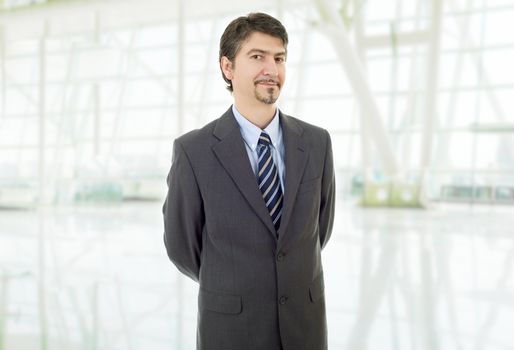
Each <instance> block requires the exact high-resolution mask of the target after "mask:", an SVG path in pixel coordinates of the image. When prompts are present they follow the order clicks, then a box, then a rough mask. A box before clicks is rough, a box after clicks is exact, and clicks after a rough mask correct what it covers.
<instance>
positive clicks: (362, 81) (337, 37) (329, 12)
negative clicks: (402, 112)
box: [316, 0, 398, 177]
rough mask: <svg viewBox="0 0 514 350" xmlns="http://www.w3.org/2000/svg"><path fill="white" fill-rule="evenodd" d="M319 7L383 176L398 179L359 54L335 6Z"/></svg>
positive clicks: (322, 2)
mask: <svg viewBox="0 0 514 350" xmlns="http://www.w3.org/2000/svg"><path fill="white" fill-rule="evenodd" d="M316 6H317V8H318V11H319V13H320V14H321V17H322V20H323V23H320V25H319V29H320V30H321V31H322V32H324V33H325V34H326V35H327V37H328V39H329V40H330V41H331V42H332V44H333V46H334V49H335V50H336V53H337V54H338V56H339V59H340V61H341V64H342V65H343V68H344V70H345V71H346V75H347V78H348V80H349V81H350V84H351V86H352V88H353V90H354V93H355V98H356V99H357V100H358V102H359V107H360V115H361V118H362V120H363V122H364V123H363V124H364V125H366V126H367V128H368V130H369V132H370V135H371V139H372V141H373V142H374V145H375V148H376V151H377V152H378V153H379V155H380V159H381V160H382V166H383V169H384V172H385V173H386V174H387V175H389V176H391V177H395V176H396V175H397V173H398V165H397V161H396V157H395V155H394V152H393V146H392V144H391V140H390V138H389V136H388V134H387V131H386V129H385V127H384V123H383V121H382V117H381V115H380V112H379V110H378V105H377V102H376V101H375V98H374V96H373V93H372V91H371V87H370V85H369V83H368V81H367V78H366V75H365V73H364V69H363V67H362V65H361V62H360V60H359V57H358V54H357V53H356V52H355V49H354V48H353V46H352V44H351V42H350V38H349V36H348V34H347V32H346V28H345V26H344V23H343V22H342V20H341V18H340V17H339V16H338V11H337V10H336V9H334V8H332V4H330V3H329V2H328V1H326V0H316Z"/></svg>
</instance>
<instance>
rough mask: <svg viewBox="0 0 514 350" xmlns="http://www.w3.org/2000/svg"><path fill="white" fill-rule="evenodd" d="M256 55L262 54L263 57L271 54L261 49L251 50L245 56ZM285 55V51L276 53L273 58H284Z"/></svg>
mask: <svg viewBox="0 0 514 350" xmlns="http://www.w3.org/2000/svg"><path fill="white" fill-rule="evenodd" d="M256 53H260V54H263V55H270V54H271V52H270V51H267V50H262V49H251V50H250V51H248V52H247V53H246V54H247V55H252V54H256ZM286 54H287V52H286V51H280V52H277V53H276V54H275V56H285V55H286Z"/></svg>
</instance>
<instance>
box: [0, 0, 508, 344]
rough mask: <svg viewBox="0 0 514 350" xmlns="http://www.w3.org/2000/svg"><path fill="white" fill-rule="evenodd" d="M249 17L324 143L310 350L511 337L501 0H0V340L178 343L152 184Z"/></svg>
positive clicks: (203, 116)
mask: <svg viewBox="0 0 514 350" xmlns="http://www.w3.org/2000/svg"><path fill="white" fill-rule="evenodd" d="M255 11H262V12H267V13H269V14H272V15H274V16H276V17H277V18H279V19H280V20H281V21H282V22H283V23H284V25H285V27H286V28H287V30H288V33H289V39H290V44H289V47H288V62H287V80H286V84H285V86H284V89H283V92H282V95H281V98H280V100H279V107H280V108H281V109H282V110H283V111H284V112H285V113H287V114H291V115H293V116H296V117H298V118H300V119H303V120H305V121H307V122H311V123H314V124H316V125H319V126H321V127H323V128H326V129H327V130H329V132H330V133H331V136H332V142H333V148H334V160H335V165H336V179H337V196H338V197H337V198H338V202H337V208H336V222H335V227H334V232H333V235H332V239H331V241H330V242H329V244H328V246H327V247H326V249H325V250H324V252H323V259H324V260H323V263H324V270H325V282H326V290H325V295H326V301H327V313H328V327H329V349H330V350H343V349H344V350H402V349H405V350H455V349H463V350H464V349H466V350H467V349H474V350H496V349H498V350H500V349H513V348H514V336H513V335H512V324H514V74H512V65H513V62H514V36H513V34H512V33H513V32H514V30H513V29H514V26H513V23H514V0H448V1H443V0H260V1H256V0H241V1H237V2H235V1H228V0H219V1H209V0H189V1H185V0H145V1H135V0H126V1H121V0H0V350H61V349H66V350H161V349H162V350H164V349H168V350H169V349H172V350H191V349H194V348H195V331H196V307H197V305H196V297H197V294H196V293H197V285H196V284H195V283H194V282H192V281H190V280H188V279H187V278H186V277H183V276H182V275H180V274H179V273H178V271H177V270H176V269H175V267H174V266H173V265H172V263H171V262H170V261H169V260H168V259H167V256H166V253H165V249H164V245H163V243H162V233H163V224H162V214H161V208H162V203H163V200H164V197H165V195H166V189H167V188H166V182H165V180H166V176H167V173H168V170H169V167H170V164H171V151H172V142H173V139H174V138H176V137H177V136H179V135H181V134H183V133H184V132H187V131H189V130H192V129H194V128H197V127H200V126H202V125H204V124H206V123H207V122H209V121H211V120H213V119H215V118H217V117H218V116H220V115H221V114H222V113H223V112H224V111H225V110H226V109H227V108H228V107H229V106H230V104H231V102H232V98H231V96H230V94H229V93H228V92H227V90H226V89H225V88H224V86H225V84H224V81H223V79H222V78H221V73H220V71H219V67H218V43H219V38H220V36H221V33H222V32H223V30H224V28H225V27H226V25H227V24H228V23H229V22H230V21H231V20H232V19H233V18H235V17H237V16H240V15H244V14H247V13H249V12H255ZM313 350H316V349H313Z"/></svg>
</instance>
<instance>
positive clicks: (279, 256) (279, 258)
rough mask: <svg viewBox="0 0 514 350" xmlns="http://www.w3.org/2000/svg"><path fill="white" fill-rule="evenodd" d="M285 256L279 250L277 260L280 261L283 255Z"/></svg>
mask: <svg viewBox="0 0 514 350" xmlns="http://www.w3.org/2000/svg"><path fill="white" fill-rule="evenodd" d="M285 256H286V255H285V254H284V253H282V252H279V253H278V254H277V260H278V261H282V260H284V257H285Z"/></svg>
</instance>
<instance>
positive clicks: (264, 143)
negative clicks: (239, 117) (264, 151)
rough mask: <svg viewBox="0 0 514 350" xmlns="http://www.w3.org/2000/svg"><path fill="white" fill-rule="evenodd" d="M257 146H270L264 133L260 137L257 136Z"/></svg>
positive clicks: (267, 136)
mask: <svg viewBox="0 0 514 350" xmlns="http://www.w3.org/2000/svg"><path fill="white" fill-rule="evenodd" d="M259 145H261V146H266V147H268V146H270V145H271V138H270V137H269V135H268V134H266V133H265V132H264V131H263V132H262V133H261V136H259Z"/></svg>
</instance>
